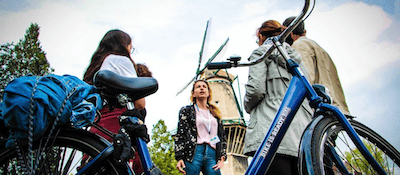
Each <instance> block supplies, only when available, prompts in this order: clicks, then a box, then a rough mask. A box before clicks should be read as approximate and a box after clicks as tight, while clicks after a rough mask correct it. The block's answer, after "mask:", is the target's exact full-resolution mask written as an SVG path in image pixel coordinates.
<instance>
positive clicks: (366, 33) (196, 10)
mask: <svg viewBox="0 0 400 175" xmlns="http://www.w3.org/2000/svg"><path fill="white" fill-rule="evenodd" d="M303 4H304V1H301V0H234V1H223V0H203V1H191V0H187V1H184V0H169V1H163V0H148V1H140V0H113V1H95V0H86V1H84V0H68V1H65V0H60V1H50V0H37V1H35V2H32V1H27V0H0V36H1V37H0V44H6V43H11V42H14V43H16V42H18V41H19V40H20V39H22V38H23V37H24V34H25V30H26V29H28V27H29V25H30V24H31V23H37V24H38V25H39V26H40V27H41V30H40V36H39V40H40V42H41V46H42V49H43V50H44V51H45V52H46V53H47V59H48V61H49V62H50V65H51V67H53V68H54V69H55V74H59V75H63V74H70V75H74V76H77V77H79V78H82V77H83V73H84V71H85V70H86V68H87V66H88V64H89V62H90V58H91V55H92V54H93V52H94V51H95V49H96V48H97V46H98V44H99V42H100V40H101V38H102V37H103V36H104V34H105V33H106V32H107V31H108V30H111V29H120V30H123V31H125V32H126V33H128V34H130V36H131V37H132V38H133V46H134V47H135V48H136V51H135V53H134V54H133V55H132V57H133V59H134V60H135V62H137V63H145V64H146V65H147V66H148V67H149V68H150V70H151V71H152V72H153V76H154V78H156V79H157V80H158V82H159V90H158V91H157V92H156V93H155V94H153V95H151V96H149V97H147V98H146V108H147V111H148V115H147V118H146V123H147V126H148V128H149V131H151V129H152V126H153V125H154V124H156V123H157V122H158V120H160V119H163V120H164V121H165V123H166V125H167V127H168V130H170V131H171V130H173V129H175V128H176V127H177V122H178V112H179V109H180V108H181V107H182V106H185V105H188V104H189V103H190V101H189V96H190V88H187V89H186V90H185V91H183V92H182V93H181V94H179V95H176V93H177V92H178V91H179V90H181V89H182V88H183V87H184V86H185V85H186V84H187V83H188V82H189V80H190V79H192V78H193V77H194V76H195V71H196V68H197V64H198V60H199V52H200V48H201V43H202V39H203V36H204V30H205V28H206V23H207V21H208V20H210V21H211V22H210V28H209V33H208V34H209V38H208V41H207V42H206V46H205V48H206V49H205V52H204V56H203V57H204V58H206V59H208V58H210V57H211V56H212V55H213V53H214V52H215V51H216V50H217V49H218V48H219V46H220V45H221V44H222V43H223V42H224V41H225V40H226V39H227V38H229V42H228V46H227V50H226V52H225V53H224V55H221V57H220V58H219V59H218V60H217V61H224V60H225V58H228V57H229V56H231V55H233V54H238V55H240V56H241V57H242V61H246V60H247V58H248V57H249V56H250V54H251V52H252V51H253V50H254V49H256V48H257V47H258V46H257V44H256V39H257V38H256V37H255V32H256V29H257V28H258V27H259V26H261V23H263V22H264V21H266V20H269V19H275V20H277V21H279V22H283V21H284V19H286V17H289V16H296V15H298V14H299V13H300V10H301V9H302V8H303ZM305 25H306V29H307V36H308V37H309V38H311V39H313V40H315V41H316V42H318V44H319V45H320V46H321V47H323V48H324V49H325V50H326V51H327V52H328V53H329V55H330V56H331V57H332V59H333V61H334V63H335V64H336V67H337V70H338V74H339V77H340V79H341V83H342V86H343V89H344V92H345V96H346V100H347V104H348V106H349V110H350V112H351V114H352V115H355V116H357V118H356V119H357V120H358V121H360V122H362V123H364V124H366V125H367V126H369V127H371V128H372V129H374V130H375V131H377V132H378V133H379V134H381V135H382V136H384V137H385V138H386V139H387V140H388V141H389V142H391V143H392V144H393V145H394V146H395V147H396V148H397V149H398V150H399V149H400V137H399V136H398V135H397V134H398V133H400V128H399V127H398V126H399V124H400V117H399V113H400V109H399V107H398V106H399V105H398V103H397V102H398V99H400V81H399V80H400V71H399V70H400V32H399V31H400V1H399V0H390V1H385V0H318V1H317V2H316V6H315V9H314V11H313V12H312V14H311V15H310V16H309V17H308V19H307V20H306V21H305ZM206 59H205V60H206ZM228 71H229V73H231V74H233V75H237V76H238V77H239V82H240V86H239V87H241V88H240V90H236V92H241V94H237V96H238V97H239V96H240V97H243V93H244V84H245V83H246V82H247V76H248V68H244V67H241V68H233V69H230V70H228ZM240 99H243V98H240ZM245 119H246V120H248V119H249V116H248V115H247V114H246V115H245Z"/></svg>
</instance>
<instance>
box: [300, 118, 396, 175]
mask: <svg viewBox="0 0 400 175" xmlns="http://www.w3.org/2000/svg"><path fill="white" fill-rule="evenodd" d="M320 117H323V116H320ZM319 119H320V120H318V118H317V120H315V121H316V122H318V123H316V124H315V123H314V124H311V125H310V126H311V128H312V129H311V130H310V131H311V137H308V138H309V139H308V140H307V139H305V140H303V141H304V143H307V142H308V143H309V146H310V148H309V149H311V150H309V153H310V154H311V155H309V156H307V155H305V154H304V152H303V153H302V154H303V155H301V156H300V159H301V160H300V164H301V166H302V167H301V169H300V172H302V173H303V174H308V173H310V172H311V173H314V174H346V173H351V174H363V175H364V174H378V173H377V172H375V170H374V169H373V168H372V167H371V165H370V164H369V163H368V162H367V161H366V159H365V158H364V157H363V156H362V155H361V153H360V152H359V151H358V150H357V148H356V146H355V145H354V143H353V142H352V140H351V139H350V138H349V136H348V135H347V132H346V131H344V128H343V127H342V126H341V125H340V123H339V122H338V121H337V120H336V119H334V118H333V117H324V118H319ZM350 124H351V125H352V126H353V128H354V129H355V131H356V132H357V133H358V135H359V136H360V138H361V140H362V141H363V143H364V144H365V145H366V146H367V149H368V150H369V151H370V153H371V154H372V156H373V157H374V158H375V159H376V160H377V161H378V163H379V164H380V165H381V167H382V168H383V169H384V170H385V171H386V173H387V174H399V173H400V168H399V167H400V153H399V152H398V151H397V150H396V149H395V148H394V147H393V146H392V145H390V143H389V142H387V141H386V140H385V139H384V138H382V137H381V136H380V135H379V134H377V133H376V132H374V131H373V130H371V129H370V128H368V127H367V126H365V125H363V124H361V123H359V122H357V121H355V120H350ZM306 133H307V131H306V132H305V134H306ZM303 138H305V137H304V135H303ZM303 141H302V142H303ZM302 144H303V143H302ZM331 148H333V149H331ZM301 149H302V148H301ZM305 149H307V148H305ZM302 159H311V160H302ZM307 161H311V162H312V165H313V166H312V167H308V169H307V167H305V166H306V163H305V162H307ZM307 171H308V173H307Z"/></svg>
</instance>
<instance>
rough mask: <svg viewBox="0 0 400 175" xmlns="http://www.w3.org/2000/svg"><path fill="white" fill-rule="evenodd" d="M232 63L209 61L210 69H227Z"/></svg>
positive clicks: (208, 66)
mask: <svg viewBox="0 0 400 175" xmlns="http://www.w3.org/2000/svg"><path fill="white" fill-rule="evenodd" d="M231 67H232V64H231V63H230V62H215V63H208V64H207V68H208V69H226V68H231Z"/></svg>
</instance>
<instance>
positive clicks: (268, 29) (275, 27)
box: [257, 20, 286, 38]
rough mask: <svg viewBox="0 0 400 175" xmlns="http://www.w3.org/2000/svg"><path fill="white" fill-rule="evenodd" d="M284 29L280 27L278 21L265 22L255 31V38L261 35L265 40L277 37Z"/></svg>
mask: <svg viewBox="0 0 400 175" xmlns="http://www.w3.org/2000/svg"><path fill="white" fill-rule="evenodd" d="M285 29H286V27H284V26H282V25H281V24H280V23H279V22H278V21H275V20H268V21H265V22H264V23H263V24H262V25H261V27H260V28H258V29H257V36H258V35H259V34H261V35H262V36H265V38H269V37H272V36H277V35H279V34H280V33H281V32H282V31H283V30H285Z"/></svg>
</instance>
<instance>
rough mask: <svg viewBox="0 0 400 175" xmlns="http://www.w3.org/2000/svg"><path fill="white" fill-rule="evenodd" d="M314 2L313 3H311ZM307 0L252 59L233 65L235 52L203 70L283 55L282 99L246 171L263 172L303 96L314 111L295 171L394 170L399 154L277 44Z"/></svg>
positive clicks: (250, 174) (293, 25) (398, 164)
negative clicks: (314, 82) (336, 103)
mask: <svg viewBox="0 0 400 175" xmlns="http://www.w3.org/2000/svg"><path fill="white" fill-rule="evenodd" d="M314 4H315V1H314ZM309 7H310V0H306V1H305V5H304V8H303V10H302V12H301V13H300V15H298V17H297V18H296V19H295V20H294V21H293V22H292V23H291V24H290V26H289V27H288V28H287V29H286V30H285V31H283V32H282V33H281V34H280V35H279V36H276V37H272V38H269V39H267V40H269V42H270V43H272V45H273V46H272V47H271V48H270V49H269V50H268V51H267V52H266V53H264V54H263V55H262V56H261V57H259V58H258V59H256V60H254V61H251V62H247V63H239V61H240V59H241V58H240V56H231V57H230V58H229V59H228V60H229V61H228V62H216V63H209V64H208V65H207V67H208V68H209V69H227V68H231V67H244V66H251V65H255V64H258V63H260V62H263V60H265V59H266V58H268V56H269V55H270V54H271V53H272V52H273V51H274V50H275V49H277V50H278V51H279V53H280V54H281V55H282V56H283V57H284V58H285V60H286V63H287V64H286V65H287V69H288V70H289V72H290V73H291V74H292V76H293V78H292V80H291V82H290V84H289V86H288V89H287V92H286V95H285V97H284V99H283V102H282V104H281V106H280V108H279V110H278V112H277V114H276V116H275V119H274V120H273V122H272V124H271V126H270V128H269V131H268V132H267V134H266V136H265V138H264V140H263V142H262V144H261V145H260V147H259V149H258V150H257V152H256V153H255V155H254V157H253V160H252V162H251V164H250V166H249V168H248V169H247V171H246V174H248V175H253V174H265V172H267V170H268V167H269V166H270V164H271V162H272V160H273V158H274V156H275V153H276V151H277V148H278V146H279V144H280V142H281V141H282V138H283V136H284V135H285V133H286V131H287V129H288V127H289V125H290V123H291V122H292V120H293V117H294V115H295V114H296V112H297V110H298V109H299V107H300V106H301V103H302V102H303V100H304V99H305V98H307V99H308V100H309V102H310V106H311V107H312V108H313V109H314V111H315V113H314V116H313V120H312V122H311V123H310V124H309V126H308V127H307V128H306V130H305V131H304V133H303V136H302V139H301V143H300V151H299V164H298V168H299V173H300V174H400V153H399V152H398V150H396V149H395V148H394V147H393V146H392V145H391V144H390V143H388V142H387V141H386V140H385V139H384V138H382V137H381V136H380V135H379V134H377V133H376V132H374V131H373V130H371V129H370V128H368V127H367V126H365V125H363V124H361V123H359V122H357V121H355V120H354V118H353V117H351V116H345V115H344V114H343V113H342V112H341V111H340V110H339V109H338V108H336V107H334V106H332V105H331V104H330V97H329V95H327V94H326V93H325V92H324V91H323V89H324V87H323V86H320V85H315V86H312V85H311V84H310V83H309V82H308V81H307V79H306V78H305V76H304V74H303V72H302V71H301V69H300V68H299V65H298V64H297V63H296V62H294V61H293V60H291V59H290V57H289V55H288V53H287V52H286V51H285V50H284V48H283V47H282V44H281V43H282V42H283V41H284V40H285V38H286V37H287V36H288V35H289V34H290V33H291V32H292V31H293V30H294V29H295V28H296V26H297V25H298V24H299V22H300V21H301V20H302V19H304V17H305V16H306V14H309V13H311V11H312V10H311V11H310V12H309Z"/></svg>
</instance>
